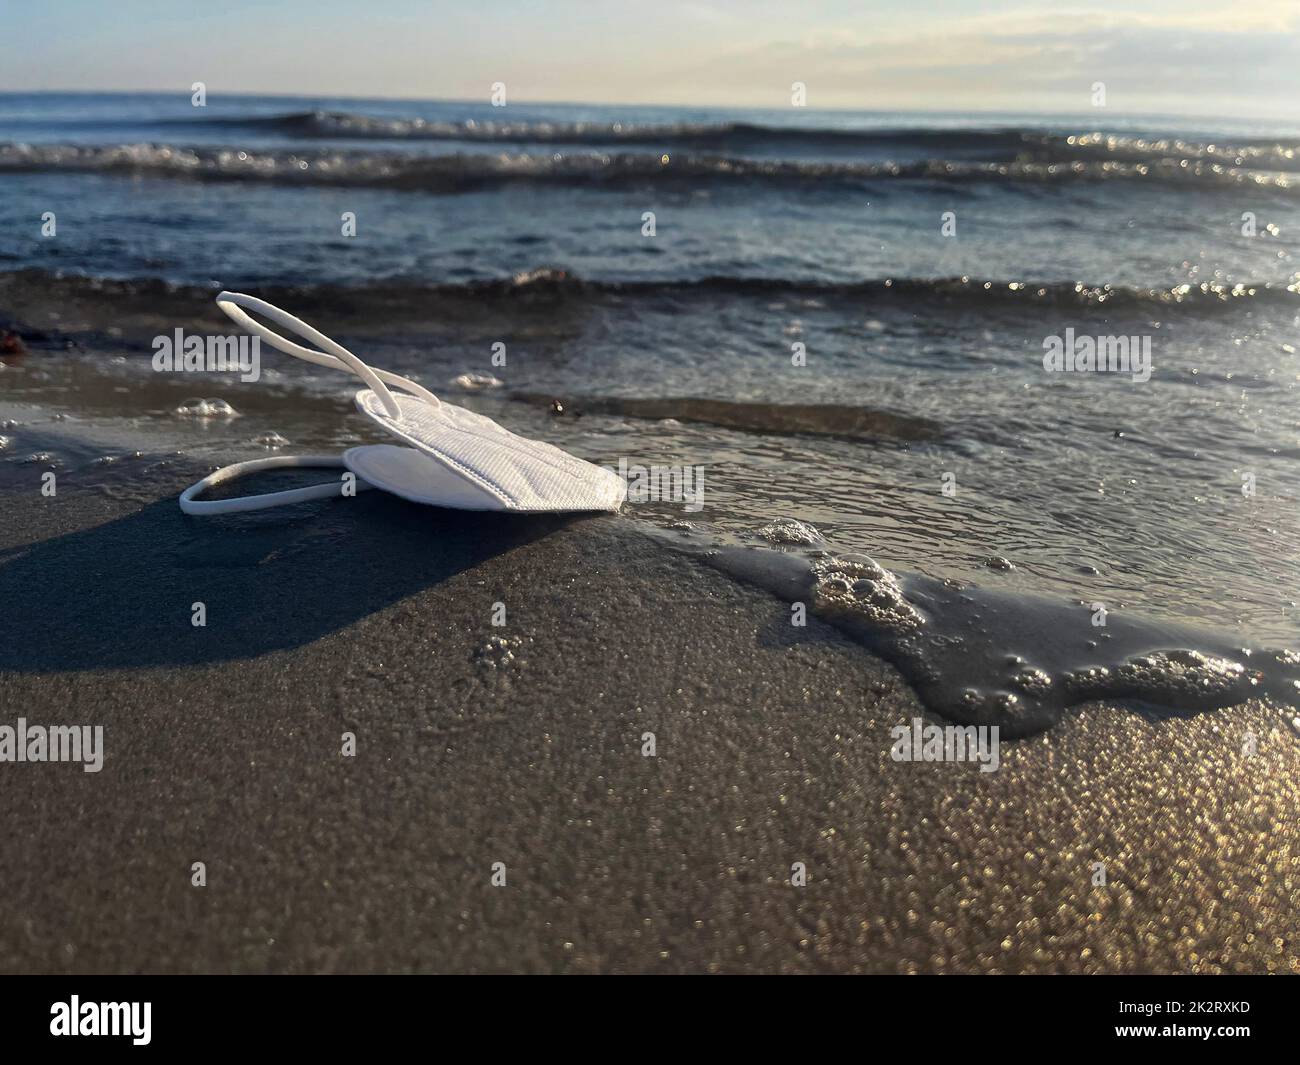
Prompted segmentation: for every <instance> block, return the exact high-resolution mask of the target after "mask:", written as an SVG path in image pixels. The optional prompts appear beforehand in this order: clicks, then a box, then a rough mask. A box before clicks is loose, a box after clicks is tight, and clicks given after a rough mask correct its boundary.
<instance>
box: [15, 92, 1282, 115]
mask: <svg viewBox="0 0 1300 1065" xmlns="http://www.w3.org/2000/svg"><path fill="white" fill-rule="evenodd" d="M172 94H175V95H178V96H188V95H190V94H191V90H189V89H48V88H47V89H6V88H0V96H169V95H172ZM213 96H214V94H213V93H212V92H211V91H209V92H208V98H209V99H211V98H212V97H213ZM215 96H216V97H217V98H218V99H220V98H221V97H234V98H238V99H264V100H266V99H270V100H320V99H338V100H374V101H378V102H394V103H431V104H481V103H485V102H488V101H487V98H486V97H485V98H484V99H482V100H478V99H473V98H470V97H463V96H369V95H363V96H355V95H346V94H343V95H335V94H327V93H284V92H247V91H226V90H223V91H221V92H219V93H216V94H215ZM516 104H524V105H534V106H548V107H607V108H663V109H671V110H689V109H692V108H694V109H697V110H709V111H785V110H790V111H807V112H811V113H814V114H816V113H827V114H868V115H898V114H917V115H1042V116H1052V115H1055V116H1061V117H1071V118H1074V117H1083V116H1085V115H1087V114H1089V113H1090V112H1088V111H1057V110H1047V109H1042V108H1024V109H1021V110H1008V109H1005V108H980V107H977V108H970V109H965V110H944V109H941V108H937V107H919V106H916V107H896V108H873V107H790V108H788V109H787V108H783V107H771V106H756V105H745V104H712V103H699V104H680V103H675V104H665V103H644V102H643V103H628V102H622V101H620V102H617V103H600V102H597V101H594V100H540V99H529V100H524V101H517V102H516ZM509 106H510V105H507V106H506V107H502V108H500V110H502V111H505V110H508V108H509ZM1095 110H1097V111H1101V112H1107V113H1110V114H1116V115H1120V116H1122V117H1125V118H1177V119H1190V118H1199V119H1210V120H1225V119H1226V120H1229V121H1235V122H1243V121H1252V119H1248V118H1244V117H1243V116H1240V115H1227V114H1212V113H1208V112H1197V111H1182V112H1180V111H1140V110H1126V109H1123V108H1118V107H1110V106H1107V107H1105V108H1096V109H1095ZM1281 119H1282V116H1281V115H1276V116H1272V115H1270V116H1268V117H1266V118H1262V119H1254V120H1253V121H1261V122H1268V121H1270V120H1272V121H1281Z"/></svg>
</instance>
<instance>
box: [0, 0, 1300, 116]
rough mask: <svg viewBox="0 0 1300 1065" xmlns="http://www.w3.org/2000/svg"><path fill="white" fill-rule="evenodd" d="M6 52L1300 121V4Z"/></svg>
mask: <svg viewBox="0 0 1300 1065" xmlns="http://www.w3.org/2000/svg"><path fill="white" fill-rule="evenodd" d="M187 8H188V10H187ZM0 41H2V42H3V45H4V62H3V63H0V91H31V90H47V89H49V90H57V89H66V90H151V91H186V92H188V90H189V87H190V85H191V84H192V83H193V82H195V81H202V82H204V83H205V84H206V85H207V87H208V92H209V93H210V94H212V93H221V92H226V93H258V94H286V95H303V96H315V95H320V96H362V97H417V98H431V99H465V100H486V99H487V98H488V95H489V93H490V91H491V86H492V84H493V83H494V82H503V83H505V85H506V87H507V92H508V98H509V99H510V100H511V101H512V102H523V101H547V102H559V101H573V102H589V103H606V104H613V103H628V104H637V103H641V104H671V105H681V106H700V107H708V106H737V107H788V106H789V105H790V95H791V85H792V83H794V82H802V83H804V84H805V85H806V86H807V106H808V107H810V108H836V109H838V108H849V109H863V110H945V111H952V110H960V111H979V110H991V111H996V110H1003V111H1047V112H1052V111H1055V112H1062V111H1066V112H1082V111H1086V110H1088V109H1089V108H1090V107H1091V98H1092V88H1093V85H1094V83H1096V82H1103V83H1104V84H1105V86H1106V97H1107V107H1108V108H1110V109H1112V110H1115V111H1119V112H1131V113H1169V114H1206V115H1229V116H1237V117H1241V118H1252V117H1259V118H1270V117H1283V118H1289V119H1300V0H1213V2H1210V0H1176V2H1175V0H1129V2H1117V0H1095V2H1092V3H1087V4H1078V3H1073V2H1072V0H1057V2H1046V0H928V2H927V0H911V2H892V0H891V2H874V0H824V2H819V0H784V2H771V0H751V2H741V0H733V2H713V3H709V2H704V0H693V2H686V0H653V2H645V0H621V2H618V0H585V2H580V0H480V2H477V3H465V2H463V0H461V2H455V3H453V2H439V0H424V2H417V0H387V2H385V0H369V2H365V3H359V2H356V0H351V2H347V3H344V2H341V0H281V2H278V3H276V2H266V0H261V2H253V0H224V2H223V3H221V4H211V5H208V4H203V5H198V4H192V5H191V4H186V3H183V2H178V0H0Z"/></svg>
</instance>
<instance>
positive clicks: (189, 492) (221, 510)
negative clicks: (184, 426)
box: [180, 292, 441, 515]
mask: <svg viewBox="0 0 1300 1065" xmlns="http://www.w3.org/2000/svg"><path fill="white" fill-rule="evenodd" d="M217 306H218V307H220V308H221V309H222V310H223V311H224V312H225V313H226V314H227V315H228V316H229V317H230V318H231V319H233V320H234V321H235V322H237V323H238V324H239V325H241V326H243V327H244V328H245V329H247V330H248V331H249V332H250V333H254V334H256V335H257V336H260V337H261V338H262V339H263V340H265V341H266V342H267V343H269V344H270V345H271V346H272V347H274V348H278V349H279V350H280V351H283V352H284V353H285V354H287V355H292V356H294V358H297V359H303V360H305V361H306V362H313V363H315V364H316V365H318V366H328V367H329V368H330V369H332V370H343V371H345V372H350V373H354V374H356V375H357V376H358V377H360V378H361V379H362V380H363V381H365V383H366V384H368V385H369V386H370V388H371V390H372V391H373V392H374V393H375V395H376V396H377V397H378V399H379V402H380V403H381V404H383V407H384V410H385V412H386V413H387V414H388V416H389V417H390V418H393V419H394V420H396V421H401V408H400V407H399V406H398V405H397V400H396V399H394V398H393V394H392V393H391V392H390V391H389V390H388V388H387V387H386V386H385V382H387V383H388V384H390V385H392V386H393V387H394V388H400V389H401V390H402V391H404V392H406V393H408V394H409V395H412V396H415V397H416V398H417V399H421V400H424V402H426V403H428V404H429V405H431V406H433V407H439V406H441V402H440V401H439V399H438V397H437V396H435V395H434V394H433V393H432V392H430V391H429V390H428V389H426V388H423V387H421V386H420V385H417V384H416V383H415V382H414V381H411V380H409V379H408V378H405V377H401V376H400V375H398V374H395V373H389V372H388V371H387V370H375V369H371V368H370V367H369V366H367V365H366V364H365V363H364V362H362V361H361V360H360V359H358V358H357V357H356V356H355V355H353V354H352V352H350V351H348V350H347V348H345V347H343V346H342V345H341V344H336V343H335V342H334V341H333V340H331V339H330V338H329V337H327V336H326V335H325V334H324V333H322V332H320V331H319V330H317V329H314V328H312V327H311V326H309V325H308V324H307V323H306V322H304V321H302V320H301V319H299V318H295V317H294V316H293V315H292V314H290V313H289V312H288V311H283V310H281V309H280V308H279V307H277V306H275V305H274V304H272V303H267V302H266V301H265V300H260V299H258V298H257V297H256V296H248V295H245V294H244V293H242V292H222V293H221V294H220V295H219V296H218V297H217ZM243 307H248V308H249V309H250V310H254V311H256V312H257V313H258V314H261V315H264V316H265V317H267V318H270V319H271V320H272V321H274V322H277V323H278V324H280V325H282V326H284V327H285V328H286V329H291V330H293V332H295V333H297V334H298V335H299V336H301V337H305V338H306V339H308V340H310V341H312V342H313V343H315V344H319V345H320V346H321V347H322V348H324V349H325V351H316V350H314V349H312V348H305V347H303V346H302V345H301V344H295V343H294V342H293V341H291V340H289V339H287V338H286V337H283V336H281V335H280V334H279V333H277V332H275V330H273V329H268V328H267V327H266V326H264V325H262V324H261V323H260V322H258V321H256V320H254V319H253V318H251V317H250V316H249V315H248V314H246V313H245V312H244V311H243V310H242V308H243ZM308 466H310V467H324V468H327V469H340V468H346V464H345V463H344V462H343V459H342V457H341V456H337V455H277V456H274V457H272V458H265V459H253V460H251V461H249V462H236V463H234V464H233V465H230V466H224V467H222V468H221V469H219V470H217V471H216V472H215V473H210V474H208V476H206V477H204V478H203V480H201V481H199V482H197V483H196V484H192V485H190V487H189V488H187V489H185V491H184V492H182V493H181V498H180V504H181V510H182V511H184V512H185V513H186V514H193V515H213V514H238V513H240V512H242V511H250V510H263V509H265V508H267V507H278V506H282V505H285V504H289V503H302V502H306V501H307V500H311V499H328V498H330V497H331V496H338V495H342V494H343V485H342V483H341V482H340V483H337V484H336V483H334V482H329V483H326V484H314V485H308V486H307V487H305V488H290V489H287V490H285V491H283V492H265V493H263V494H261V495H255V496H242V497H240V498H236V499H209V500H201V499H195V498H194V497H195V496H196V495H198V494H199V493H200V492H204V491H206V490H207V489H209V488H212V487H213V486H215V485H218V484H223V483H225V482H228V481H231V480H234V479H235V478H236V477H242V476H243V475H244V474H248V473H258V472H260V471H262V470H271V469H282V468H285V467H308ZM354 476H355V475H354ZM356 482H357V489H358V490H361V489H368V488H373V487H374V486H373V485H372V484H370V483H369V482H368V481H364V480H362V479H361V478H360V477H357V479H356Z"/></svg>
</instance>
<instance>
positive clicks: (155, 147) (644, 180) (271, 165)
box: [0, 143, 1300, 194]
mask: <svg viewBox="0 0 1300 1065" xmlns="http://www.w3.org/2000/svg"><path fill="white" fill-rule="evenodd" d="M1085 150H1086V149H1085ZM36 171H42V172H46V171H53V172H72V173H96V174H110V175H113V174H116V175H125V176H133V177H159V178H181V179H187V180H192V181H245V182H262V183H271V184H287V185H295V186H311V185H315V186H341V187H371V188H387V189H403V190H410V191H418V192H427V193H443V194H451V193H459V192H469V191H474V190H477V189H484V188H494V187H499V186H503V185H510V184H533V185H559V186H572V187H607V188H623V187H638V186H655V187H663V186H667V187H673V186H679V187H709V186H713V185H726V184H751V185H753V184H763V185H775V186H801V185H803V186H817V187H824V186H839V187H842V186H855V185H869V184H874V183H878V182H893V181H928V182H936V183H943V184H949V185H979V184H984V183H1002V184H1016V183H1028V184H1055V183H1062V182H1094V183H1095V182H1109V181H1120V182H1125V181H1128V182H1134V181H1151V182H1164V183H1171V184H1178V185H1183V186H1191V187H1197V188H1211V189H1213V188H1219V189H1228V190H1243V189H1252V190H1254V189H1258V190H1263V191H1272V192H1277V193H1281V194H1294V192H1295V191H1296V189H1297V187H1300V185H1298V183H1297V181H1296V180H1295V179H1294V178H1293V177H1291V176H1288V175H1287V174H1286V173H1283V172H1280V171H1279V172H1273V171H1264V170H1255V169H1249V168H1245V167H1241V166H1236V165H1229V164H1228V163H1227V162H1219V161H1217V158H1210V157H1206V158H1200V159H1189V158H1181V159H1180V158H1159V159H1153V160H1150V161H1132V162H1127V161H1120V160H1114V159H1106V160H1099V159H1075V160H1073V161H1063V162H1041V161H1032V160H1016V161H1013V162H979V161H954V160H948V159H930V160H925V161H919V162H907V163H894V162H872V163H827V162H794V161H771V160H757V159H742V158H732V157H723V156H711V155H710V156H705V155H687V156H670V155H668V154H664V155H648V154H630V153H615V154H609V153H591V152H583V153H575V154H567V155H565V154H559V153H555V154H551V155H519V154H516V155H511V154H504V153H496V154H463V153H457V154H452V155H438V156H412V155H410V154H406V153H401V152H365V151H304V152H286V151H260V150H242V149H238V148H189V147H180V146H175V145H167V144H121V145H111V146H94V147H88V146H77V145H30V144H13V143H9V144H3V145H0V173H23V172H36Z"/></svg>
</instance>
